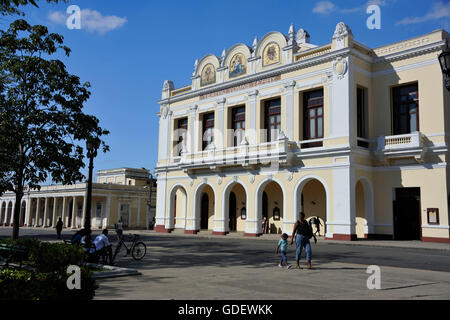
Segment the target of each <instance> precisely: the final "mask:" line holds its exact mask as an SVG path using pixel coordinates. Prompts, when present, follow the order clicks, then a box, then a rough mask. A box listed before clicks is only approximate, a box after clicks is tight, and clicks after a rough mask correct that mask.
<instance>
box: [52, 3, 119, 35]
mask: <svg viewBox="0 0 450 320" xmlns="http://www.w3.org/2000/svg"><path fill="white" fill-rule="evenodd" d="M68 17H69V15H68V14H65V13H64V12H60V11H55V12H51V13H50V14H49V16H48V18H49V19H50V21H52V22H54V23H58V24H66V20H67V18H68ZM127 22H128V21H127V18H125V17H123V18H121V17H117V16H103V15H102V14H101V13H100V12H98V11H96V10H90V9H83V10H81V29H86V30H87V31H89V32H97V33H99V34H101V35H103V34H105V33H107V32H109V31H112V30H115V29H118V28H120V27H122V26H123V25H125V23H127Z"/></svg>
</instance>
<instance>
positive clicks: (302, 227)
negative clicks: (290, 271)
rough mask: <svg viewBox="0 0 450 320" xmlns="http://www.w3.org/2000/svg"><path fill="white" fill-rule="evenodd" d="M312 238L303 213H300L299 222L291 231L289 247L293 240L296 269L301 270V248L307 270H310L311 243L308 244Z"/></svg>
mask: <svg viewBox="0 0 450 320" xmlns="http://www.w3.org/2000/svg"><path fill="white" fill-rule="evenodd" d="M312 236H313V231H312V228H311V226H310V225H309V223H308V221H306V219H305V213H304V212H300V220H299V221H297V222H296V223H295V225H294V230H293V231H292V239H291V245H292V244H293V243H294V239H295V243H296V245H297V251H296V260H297V269H301V268H300V258H301V255H302V250H303V248H305V250H306V261H307V268H308V269H312V266H311V255H312V252H311V243H310V242H309V239H311V238H312Z"/></svg>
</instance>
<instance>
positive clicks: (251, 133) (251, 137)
mask: <svg viewBox="0 0 450 320" xmlns="http://www.w3.org/2000/svg"><path fill="white" fill-rule="evenodd" d="M258 94H259V92H258V90H254V91H251V92H250V93H249V94H248V98H249V110H248V112H247V114H249V115H250V117H249V119H248V125H247V124H246V127H247V130H246V131H247V133H248V143H249V144H250V145H256V144H257V141H258V138H257V137H258V131H259V130H258V128H256V109H257V105H256V102H257V99H258ZM246 119H247V118H246Z"/></svg>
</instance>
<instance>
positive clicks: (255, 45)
mask: <svg viewBox="0 0 450 320" xmlns="http://www.w3.org/2000/svg"><path fill="white" fill-rule="evenodd" d="M257 47H258V36H255V39H254V40H253V52H252V57H254V56H255V55H256V48H257Z"/></svg>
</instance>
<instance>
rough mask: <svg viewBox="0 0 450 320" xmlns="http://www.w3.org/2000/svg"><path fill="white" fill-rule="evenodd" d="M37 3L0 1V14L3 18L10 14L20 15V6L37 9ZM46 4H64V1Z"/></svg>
mask: <svg viewBox="0 0 450 320" xmlns="http://www.w3.org/2000/svg"><path fill="white" fill-rule="evenodd" d="M37 2H38V1H37V0H0V14H1V15H3V16H6V15H10V14H21V13H22V12H21V11H20V9H19V8H20V7H21V6H25V5H28V4H31V5H33V6H35V7H38V5H37ZM46 2H48V3H50V2H53V3H58V2H66V0H46Z"/></svg>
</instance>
